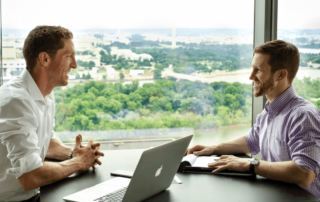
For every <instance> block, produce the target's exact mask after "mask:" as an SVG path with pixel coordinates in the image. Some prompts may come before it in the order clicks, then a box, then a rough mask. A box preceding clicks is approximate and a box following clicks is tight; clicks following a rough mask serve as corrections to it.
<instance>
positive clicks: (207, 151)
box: [187, 145, 215, 156]
mask: <svg viewBox="0 0 320 202" xmlns="http://www.w3.org/2000/svg"><path fill="white" fill-rule="evenodd" d="M214 152H215V146H204V145H196V146H193V147H191V148H189V149H188V151H187V154H194V155H197V156H204V155H212V154H214Z"/></svg>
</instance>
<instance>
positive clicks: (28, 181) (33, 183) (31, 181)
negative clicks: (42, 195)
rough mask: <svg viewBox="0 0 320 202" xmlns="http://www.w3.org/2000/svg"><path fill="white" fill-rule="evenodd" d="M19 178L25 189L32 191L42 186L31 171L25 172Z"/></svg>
mask: <svg viewBox="0 0 320 202" xmlns="http://www.w3.org/2000/svg"><path fill="white" fill-rule="evenodd" d="M18 180H19V182H20V185H21V186H22V188H23V190H24V191H30V190H32V189H36V188H38V187H40V184H39V183H37V180H36V178H35V177H34V176H33V175H32V174H31V173H25V174H23V175H22V176H20V177H19V178H18Z"/></svg>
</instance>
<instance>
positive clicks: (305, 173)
mask: <svg viewBox="0 0 320 202" xmlns="http://www.w3.org/2000/svg"><path fill="white" fill-rule="evenodd" d="M300 169H301V171H302V175H301V176H300V179H299V180H298V182H297V184H298V185H299V186H300V187H302V188H304V189H306V188H308V187H310V185H311V184H312V182H313V181H314V180H315V178H316V174H315V173H314V172H313V171H311V170H309V169H306V168H301V167H300Z"/></svg>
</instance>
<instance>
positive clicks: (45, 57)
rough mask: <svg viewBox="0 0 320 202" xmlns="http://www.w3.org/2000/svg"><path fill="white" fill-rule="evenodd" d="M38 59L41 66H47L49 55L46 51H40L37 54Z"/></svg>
mask: <svg viewBox="0 0 320 202" xmlns="http://www.w3.org/2000/svg"><path fill="white" fill-rule="evenodd" d="M38 60H39V64H40V65H41V66H44V67H47V66H49V63H50V55H49V54H48V53H47V52H41V53H39V55H38Z"/></svg>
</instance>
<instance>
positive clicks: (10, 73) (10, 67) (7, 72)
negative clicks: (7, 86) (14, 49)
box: [2, 59, 26, 81]
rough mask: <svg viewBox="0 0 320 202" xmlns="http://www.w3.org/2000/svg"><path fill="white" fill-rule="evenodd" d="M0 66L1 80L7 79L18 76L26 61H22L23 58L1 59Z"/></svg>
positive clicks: (24, 67)
mask: <svg viewBox="0 0 320 202" xmlns="http://www.w3.org/2000/svg"><path fill="white" fill-rule="evenodd" d="M2 68H3V69H2V70H3V71H2V76H3V81H8V80H10V79H12V78H14V77H17V76H19V75H20V74H21V72H22V71H23V70H24V69H26V62H25V61H24V59H15V60H8V59H4V60H3V61H2Z"/></svg>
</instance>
